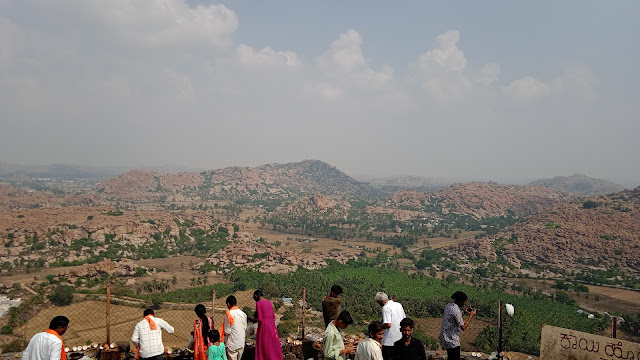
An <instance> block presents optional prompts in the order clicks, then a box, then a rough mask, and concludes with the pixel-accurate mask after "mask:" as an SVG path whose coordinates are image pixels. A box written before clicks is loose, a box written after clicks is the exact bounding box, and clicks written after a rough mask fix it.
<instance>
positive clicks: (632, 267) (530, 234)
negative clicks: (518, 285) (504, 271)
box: [447, 187, 640, 275]
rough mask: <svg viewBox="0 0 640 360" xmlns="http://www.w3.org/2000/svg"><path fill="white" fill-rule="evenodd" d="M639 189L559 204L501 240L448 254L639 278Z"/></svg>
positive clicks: (506, 232) (469, 245)
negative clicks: (494, 257)
mask: <svg viewBox="0 0 640 360" xmlns="http://www.w3.org/2000/svg"><path fill="white" fill-rule="evenodd" d="M638 234H640V187H637V188H636V189H634V190H624V191H622V192H618V193H615V194H609V195H598V196H593V197H589V198H583V199H580V200H579V201H573V202H570V203H566V202H565V203H559V204H557V205H556V206H554V207H552V208H548V209H545V210H543V211H541V212H539V213H537V214H533V215H531V216H529V217H527V218H526V219H524V221H522V222H520V223H518V224H515V225H513V226H511V227H509V228H508V229H506V230H504V231H503V232H501V233H500V234H498V235H497V238H502V239H509V240H507V241H506V243H505V240H502V241H498V240H494V239H480V240H474V241H470V242H467V243H464V244H458V245H456V246H452V247H450V248H449V249H447V251H448V252H450V253H452V254H456V256H460V257H461V258H468V259H475V258H487V257H488V256H490V255H491V254H494V255H495V254H496V253H497V254H499V255H500V254H501V256H504V258H505V260H507V261H508V262H509V263H510V264H512V265H515V266H516V267H518V268H520V266H521V264H522V265H524V264H529V265H535V266H538V267H543V266H544V267H547V268H548V269H550V270H552V271H553V272H566V273H568V272H570V271H572V270H576V269H583V270H587V271H590V270H589V269H610V268H613V267H618V268H620V269H622V270H625V271H629V272H632V273H634V274H636V275H638V274H640V260H638V256H637V255H638V254H639V253H640V235H638Z"/></svg>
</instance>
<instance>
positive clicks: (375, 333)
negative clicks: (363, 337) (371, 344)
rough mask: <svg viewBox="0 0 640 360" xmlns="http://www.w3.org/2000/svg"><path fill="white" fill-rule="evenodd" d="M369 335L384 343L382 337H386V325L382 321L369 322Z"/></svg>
mask: <svg viewBox="0 0 640 360" xmlns="http://www.w3.org/2000/svg"><path fill="white" fill-rule="evenodd" d="M368 330H369V337H370V338H372V339H373V340H375V341H377V342H379V343H382V338H383V337H384V325H382V323H381V322H380V321H374V322H372V323H371V324H369V328H368Z"/></svg>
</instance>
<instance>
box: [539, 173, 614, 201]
mask: <svg viewBox="0 0 640 360" xmlns="http://www.w3.org/2000/svg"><path fill="white" fill-rule="evenodd" d="M530 185H534V186H546V187H549V188H552V189H556V190H560V191H566V192H570V193H576V194H580V195H586V196H589V195H604V194H612V193H616V192H620V191H622V190H624V186H622V185H618V184H616V183H614V182H613V181H609V180H603V179H595V178H591V177H588V176H585V175H580V174H574V175H571V176H556V177H554V178H552V179H538V180H535V181H533V182H531V184H530Z"/></svg>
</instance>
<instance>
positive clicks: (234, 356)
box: [225, 348, 244, 360]
mask: <svg viewBox="0 0 640 360" xmlns="http://www.w3.org/2000/svg"><path fill="white" fill-rule="evenodd" d="M225 351H226V352H227V360H240V359H242V353H244V348H240V349H236V350H229V349H228V348H225Z"/></svg>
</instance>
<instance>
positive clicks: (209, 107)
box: [0, 0, 640, 186]
mask: <svg viewBox="0 0 640 360" xmlns="http://www.w3.org/2000/svg"><path fill="white" fill-rule="evenodd" d="M639 13H640V2H638V1H633V0H626V1H617V2H614V3H609V2H598V1H563V2H555V1H550V0H545V1H539V2H527V3H518V2H515V3H514V2H511V1H506V0H503V1H498V2H492V3H483V2H462V1H452V2H403V3H392V2H364V1H358V2H348V3H345V2H340V1H324V2H300V1H293V0H289V1H286V0H285V1H278V2H257V1H247V2H237V1H230V0H226V1H224V0H223V1H217V2H213V1H204V0H203V1H195V0H194V1H183V0H153V1H152V0H110V1H99V0H69V1H60V2H50V1H38V0H8V1H3V2H1V3H0V44H2V45H1V46H0V109H2V110H1V112H0V162H4V163H16V164H51V163H65V164H80V165H91V166H140V165H150V166H153V165H163V164H175V165H180V166H184V167H186V168H199V169H215V168H222V167H226V166H234V165H238V166H256V165H262V164H266V163H273V162H278V163H285V162H293V161H300V160H303V159H319V160H322V161H325V162H327V163H330V164H331V165H334V166H336V167H338V168H339V169H341V170H343V171H345V172H346V173H348V174H349V175H352V176H362V175H369V176H391V175H400V174H404V175H419V176H427V177H446V178H452V179H493V180H497V181H500V180H503V181H514V180H518V179H520V180H522V179H535V178H542V177H553V176H558V175H565V176H566V175H571V174H574V173H580V174H585V175H588V176H592V177H598V178H604V179H609V180H612V181H616V182H618V183H620V184H622V185H625V186H634V185H635V186H637V185H640V166H638V165H637V164H638V160H637V157H638V155H637V154H639V153H640V141H638V134H640V71H639V69H638V64H640V42H638V40H637V39H639V38H640V23H639V22H638V21H637V14H639Z"/></svg>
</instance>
